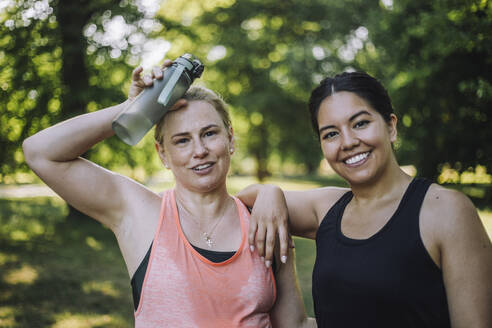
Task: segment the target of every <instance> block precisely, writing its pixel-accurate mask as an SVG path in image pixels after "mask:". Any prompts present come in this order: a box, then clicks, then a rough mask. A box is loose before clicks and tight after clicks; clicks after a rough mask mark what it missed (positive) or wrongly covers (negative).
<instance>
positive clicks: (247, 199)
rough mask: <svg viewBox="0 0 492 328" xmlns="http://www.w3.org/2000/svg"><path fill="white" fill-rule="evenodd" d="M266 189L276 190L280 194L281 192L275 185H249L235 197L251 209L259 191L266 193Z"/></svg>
mask: <svg viewBox="0 0 492 328" xmlns="http://www.w3.org/2000/svg"><path fill="white" fill-rule="evenodd" d="M268 189H271V190H273V189H278V190H279V191H280V192H282V190H281V189H280V188H279V187H277V186H275V185H268V184H253V185H250V186H248V187H246V188H244V189H243V190H241V191H240V192H239V193H238V194H237V197H238V198H239V199H240V200H241V201H242V202H243V203H244V204H246V205H247V206H249V207H253V205H254V204H255V202H256V197H257V196H258V194H259V193H260V192H261V191H266V190H268Z"/></svg>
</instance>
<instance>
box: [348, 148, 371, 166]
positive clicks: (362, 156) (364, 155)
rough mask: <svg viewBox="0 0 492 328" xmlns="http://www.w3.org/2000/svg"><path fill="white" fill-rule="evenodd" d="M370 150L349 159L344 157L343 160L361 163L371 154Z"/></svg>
mask: <svg viewBox="0 0 492 328" xmlns="http://www.w3.org/2000/svg"><path fill="white" fill-rule="evenodd" d="M370 153H371V152H370V151H367V152H365V153H360V154H357V155H354V156H351V157H349V158H347V159H344V160H343V162H344V163H345V164H347V165H357V164H361V163H362V162H363V161H364V160H365V159H366V158H367V157H368V156H369V154H370Z"/></svg>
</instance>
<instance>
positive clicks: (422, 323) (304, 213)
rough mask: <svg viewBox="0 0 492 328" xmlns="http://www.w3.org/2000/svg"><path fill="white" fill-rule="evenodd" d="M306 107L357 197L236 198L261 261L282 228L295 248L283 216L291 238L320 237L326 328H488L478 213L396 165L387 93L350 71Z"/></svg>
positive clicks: (488, 251)
mask: <svg viewBox="0 0 492 328" xmlns="http://www.w3.org/2000/svg"><path fill="white" fill-rule="evenodd" d="M309 109H310V114H311V119H312V123H313V126H314V128H315V131H316V132H317V134H318V136H319V141H320V144H321V148H322V151H323V154H324V157H325V158H326V160H327V161H328V163H329V164H330V166H331V167H332V168H333V169H334V170H335V172H336V173H337V174H338V175H340V176H341V177H342V178H344V179H345V180H346V181H347V182H348V184H349V185H350V189H346V188H334V187H326V188H320V189H314V190H309V191H302V192H291V191H286V192H282V191H281V190H280V189H279V188H277V187H275V186H267V185H255V186H252V187H249V188H247V189H245V190H243V191H242V192H241V193H240V195H239V197H240V198H241V199H242V200H243V201H244V202H246V203H247V204H248V205H253V203H254V208H253V215H252V221H251V222H252V224H251V228H250V243H253V240H254V238H255V233H256V246H257V248H258V251H259V253H260V254H263V253H264V252H265V250H264V242H265V241H266V244H267V245H266V248H267V250H266V254H265V256H266V259H269V258H270V256H271V249H272V243H273V241H274V239H275V232H276V229H279V231H280V232H281V233H279V235H281V239H283V240H281V243H282V244H283V245H286V243H287V241H286V238H285V237H282V236H285V235H286V234H285V230H286V221H287V219H286V217H287V215H288V218H289V221H288V223H289V226H290V229H291V232H292V233H293V234H294V235H297V236H302V237H307V238H311V239H316V262H315V266H314V271H313V298H314V307H315V314H316V320H317V322H318V327H399V328H402V327H433V328H434V327H483V328H486V327H492V311H491V309H492V248H491V243H490V240H489V238H488V236H487V234H486V232H485V229H484V228H483V226H482V224H481V222H480V219H479V217H478V215H477V211H476V209H475V208H474V206H473V204H472V203H471V202H470V200H469V199H468V198H467V197H465V196H464V195H463V194H462V193H460V192H457V191H454V190H449V189H446V188H443V187H441V186H439V185H437V184H433V183H431V182H430V181H428V180H426V179H421V178H412V177H410V176H409V175H407V174H406V173H405V172H404V171H403V170H402V169H401V168H400V167H399V165H398V163H397V161H396V158H395V155H394V152H393V149H392V143H393V142H395V141H396V137H397V129H396V125H397V124H396V123H397V117H396V116H395V114H394V113H393V109H392V105H391V101H390V98H389V96H388V94H387V92H386V90H385V89H384V87H383V86H382V85H381V84H380V83H379V82H378V81H377V80H376V79H374V78H372V77H371V76H369V75H367V74H365V73H343V74H341V75H337V76H335V77H334V78H326V79H325V80H323V81H322V82H321V84H320V85H319V86H318V87H317V88H316V89H315V90H314V91H313V92H312V95H311V99H310V102H309ZM287 212H288V213H287ZM284 251H285V246H284V247H283V248H282V252H284Z"/></svg>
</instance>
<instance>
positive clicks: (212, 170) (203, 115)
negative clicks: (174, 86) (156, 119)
mask: <svg viewBox="0 0 492 328" xmlns="http://www.w3.org/2000/svg"><path fill="white" fill-rule="evenodd" d="M229 129H230V128H226V127H225V125H224V122H223V120H222V118H221V116H220V115H219V113H218V112H217V110H216V109H215V108H214V107H213V106H212V105H211V104H210V103H208V102H206V101H189V102H188V105H187V106H186V107H185V108H181V109H179V110H176V111H172V112H169V113H168V114H167V116H166V119H165V122H164V125H163V131H164V133H163V146H161V145H158V152H159V155H160V157H161V159H162V161H163V162H164V164H165V165H166V166H168V167H169V168H170V169H171V171H172V172H173V174H174V176H175V178H176V185H177V187H184V188H186V189H188V190H192V191H198V192H208V191H212V190H214V189H216V188H218V187H221V186H225V180H226V176H227V172H228V170H229V164H230V155H231V153H232V150H233V136H232V130H229Z"/></svg>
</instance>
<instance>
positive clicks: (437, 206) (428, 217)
mask: <svg viewBox="0 0 492 328" xmlns="http://www.w3.org/2000/svg"><path fill="white" fill-rule="evenodd" d="M421 224H422V228H424V229H425V228H426V227H428V228H429V229H432V231H433V232H434V234H435V236H436V237H437V238H439V240H440V241H444V240H452V239H455V238H456V237H458V236H461V237H464V236H465V235H468V238H472V237H473V235H479V234H481V232H480V230H483V226H482V224H481V221H480V218H479V216H478V213H477V210H476V208H475V206H474V205H473V203H472V202H471V200H470V199H469V198H468V197H467V196H466V195H465V194H463V193H462V192H460V191H457V190H453V189H449V188H445V187H442V186H440V185H438V184H432V185H431V186H430V188H429V190H428V192H427V194H426V196H425V199H424V203H423V204H422V210H421ZM423 233H425V231H423Z"/></svg>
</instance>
